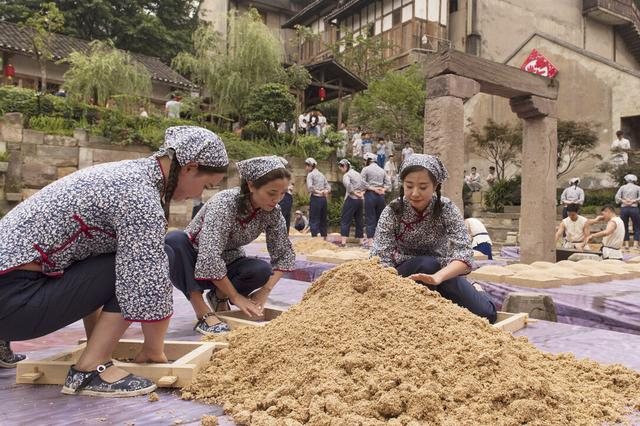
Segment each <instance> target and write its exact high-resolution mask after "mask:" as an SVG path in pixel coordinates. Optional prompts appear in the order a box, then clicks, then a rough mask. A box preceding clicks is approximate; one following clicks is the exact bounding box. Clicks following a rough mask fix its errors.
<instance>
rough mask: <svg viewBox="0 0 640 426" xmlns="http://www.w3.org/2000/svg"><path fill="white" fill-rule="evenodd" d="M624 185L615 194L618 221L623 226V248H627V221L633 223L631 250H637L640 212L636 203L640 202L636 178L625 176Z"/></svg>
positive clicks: (639, 189)
mask: <svg viewBox="0 0 640 426" xmlns="http://www.w3.org/2000/svg"><path fill="white" fill-rule="evenodd" d="M624 180H625V182H626V184H624V185H622V186H621V187H620V188H619V189H618V192H616V198H615V199H616V203H617V204H620V219H622V223H623V224H624V246H625V248H629V219H631V222H633V248H638V239H639V237H640V228H638V227H639V226H640V210H638V201H640V186H638V185H637V184H636V182H637V181H638V178H637V177H636V175H631V174H629V175H626V176H625V177H624Z"/></svg>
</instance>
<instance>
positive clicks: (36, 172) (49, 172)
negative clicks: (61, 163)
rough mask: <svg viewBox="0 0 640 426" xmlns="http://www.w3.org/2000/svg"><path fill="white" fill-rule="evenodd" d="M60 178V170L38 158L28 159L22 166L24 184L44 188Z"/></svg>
mask: <svg viewBox="0 0 640 426" xmlns="http://www.w3.org/2000/svg"><path fill="white" fill-rule="evenodd" d="M57 178H58V168H57V167H56V166H53V165H50V164H46V163H44V162H43V161H40V160H38V159H36V158H27V159H25V161H24V162H23V164H22V184H23V185H24V186H27V187H31V188H42V187H44V186H46V185H48V184H50V183H51V182H53V181H54V180H56V179H57Z"/></svg>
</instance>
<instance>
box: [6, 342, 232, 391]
mask: <svg viewBox="0 0 640 426" xmlns="http://www.w3.org/2000/svg"><path fill="white" fill-rule="evenodd" d="M83 340H84V339H83ZM142 343H143V341H142V340H134V339H122V340H120V342H119V343H118V345H117V346H116V349H115V350H114V351H113V359H114V364H115V365H117V366H118V367H121V368H123V369H125V370H126V371H128V372H129V373H132V374H135V375H139V376H142V377H145V378H147V379H150V380H153V381H154V382H155V383H156V384H157V385H158V386H159V387H169V388H182V387H184V386H187V385H188V384H190V383H191V380H193V378H194V377H195V375H196V373H197V372H198V370H200V368H202V367H203V366H204V365H206V363H207V362H208V361H209V359H210V358H211V355H212V354H213V352H214V351H216V350H218V349H221V348H224V347H227V344H226V343H220V342H180V341H167V342H165V344H164V352H165V355H166V356H167V358H168V359H169V361H170V362H168V363H166V364H136V363H132V362H123V361H118V359H132V358H133V357H135V355H136V354H137V353H138V352H139V351H140V348H141V347H142ZM85 347H86V342H84V341H81V343H80V344H79V345H78V346H76V347H75V348H73V349H71V350H68V351H65V352H62V353H59V354H57V355H53V356H51V357H49V358H45V359H42V360H30V359H26V360H24V361H21V362H19V363H18V365H17V368H16V383H29V384H39V385H62V384H64V380H65V378H66V377H67V372H68V371H69V367H71V365H73V364H75V363H76V362H77V361H78V359H79V358H80V355H82V352H83V351H84V349H85Z"/></svg>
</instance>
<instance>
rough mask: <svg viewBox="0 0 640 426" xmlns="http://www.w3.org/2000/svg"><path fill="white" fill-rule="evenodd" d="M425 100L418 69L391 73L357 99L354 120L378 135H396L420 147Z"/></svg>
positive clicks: (415, 67) (352, 106)
mask: <svg viewBox="0 0 640 426" xmlns="http://www.w3.org/2000/svg"><path fill="white" fill-rule="evenodd" d="M425 97H426V90H425V79H424V76H423V75H422V74H421V72H420V71H419V69H418V67H417V66H415V65H414V66H412V67H410V68H408V69H406V70H405V71H402V72H398V71H388V72H387V73H386V74H385V75H384V76H383V77H382V78H381V79H379V80H374V81H373V82H371V83H370V84H369V88H368V89H367V90H366V91H365V92H364V93H361V94H358V95H357V96H355V98H354V100H353V102H352V104H351V111H350V112H351V116H352V120H351V121H353V122H355V124H360V125H361V126H363V127H365V128H367V129H370V130H373V131H376V132H380V133H387V134H397V135H398V137H399V138H400V141H399V142H401V143H404V142H407V141H409V142H411V143H414V144H418V143H419V142H420V141H422V139H423V137H424V130H423V129H424V102H425Z"/></svg>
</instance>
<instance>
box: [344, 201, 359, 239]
mask: <svg viewBox="0 0 640 426" xmlns="http://www.w3.org/2000/svg"><path fill="white" fill-rule="evenodd" d="M362 210H363V205H362V200H361V199H355V198H351V197H347V198H346V199H345V200H344V204H343V205H342V216H341V217H340V235H341V236H343V237H348V236H349V228H351V222H352V221H353V220H354V219H355V221H356V238H362V236H363V233H362V222H363V220H362Z"/></svg>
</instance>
